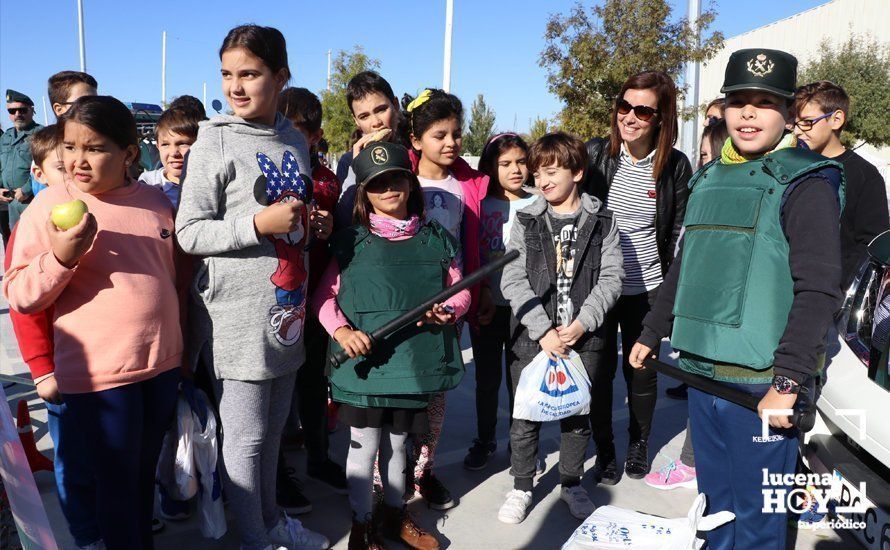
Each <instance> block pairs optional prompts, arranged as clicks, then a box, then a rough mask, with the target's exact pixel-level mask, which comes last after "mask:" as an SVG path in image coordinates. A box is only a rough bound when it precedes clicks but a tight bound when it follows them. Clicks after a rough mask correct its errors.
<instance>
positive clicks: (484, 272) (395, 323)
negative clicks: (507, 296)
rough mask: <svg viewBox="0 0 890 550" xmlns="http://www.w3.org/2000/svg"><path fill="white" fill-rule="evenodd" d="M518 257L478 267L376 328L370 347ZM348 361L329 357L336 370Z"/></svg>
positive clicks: (510, 255) (509, 254)
mask: <svg viewBox="0 0 890 550" xmlns="http://www.w3.org/2000/svg"><path fill="white" fill-rule="evenodd" d="M518 257H519V251H518V250H512V251H510V252H507V253H506V254H504V255H503V256H502V257H500V258H498V259H497V260H494V261H493V262H491V263H489V264H487V265H485V266H484V267H480V268H479V269H477V270H476V271H474V272H473V273H472V274H471V275H468V276H467V277H464V278H463V279H461V280H460V282H459V283H457V284H456V285H453V286H450V287H448V288H446V289H445V290H443V291H441V292H439V293H438V294H436V295H435V296H433V297H432V298H430V299H429V300H427V301H425V302H424V303H422V304H420V305H419V306H417V307H416V308H414V309H412V310H411V311H408V312H406V313H403V314H402V315H399V316H398V317H396V318H395V319H393V320H392V321H390V322H388V323H386V324H385V325H383V326H382V327H380V328H378V329H377V330H375V331H373V332H371V333H369V334H368V337H369V338H370V339H371V346H375V345H376V344H377V342H379V341H381V340H383V339H385V338H387V337H388V336H391V335H392V334H394V333H395V332H397V331H399V330H401V329H403V328H404V327H406V326H408V325H410V324H412V323H414V322H416V321H417V320H418V319H420V318H421V317H422V316H423V314H424V313H426V312H427V311H429V309H430V308H431V307H433V304H440V303H442V302H443V301H445V300H447V299H448V298H451V297H452V296H454V295H455V294H457V293H458V292H460V291H462V290H466V289H468V288H470V287H471V286H473V285H475V284H476V283H478V282H479V281H481V280H482V279H484V278H486V277H488V276H489V275H491V274H492V273H494V272H495V271H498V270H501V269H503V268H504V266H505V265H507V264H508V263H510V262H512V261H513V260H515V259H516V258H518ZM348 359H349V355H347V354H346V352H345V351H343V350H340V351H338V352H337V353H335V354H333V355H332V356H331V366H332V367H334V368H337V367H339V366H340V364H341V363H344V362H346V361H347V360H348Z"/></svg>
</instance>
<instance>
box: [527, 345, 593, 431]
mask: <svg viewBox="0 0 890 550" xmlns="http://www.w3.org/2000/svg"><path fill="white" fill-rule="evenodd" d="M589 411H590V378H588V377H587V371H586V370H584V364H583V363H582V362H581V357H580V356H579V355H578V354H577V353H576V352H574V351H570V352H569V358H568V359H562V358H560V359H557V360H555V361H554V360H552V359H550V358H549V357H548V356H547V354H546V353H545V352H543V351H542V352H541V353H539V354H538V355H536V356H535V358H534V359H532V361H531V363H529V364H528V365H527V366H526V367H525V368H524V369H522V375H521V376H520V377H519V384H518V385H517V387H516V396H515V398H514V404H513V418H522V419H524V420H532V421H535V422H550V421H551V420H560V419H562V418H568V417H570V416H575V415H579V414H587V413H588V412H589Z"/></svg>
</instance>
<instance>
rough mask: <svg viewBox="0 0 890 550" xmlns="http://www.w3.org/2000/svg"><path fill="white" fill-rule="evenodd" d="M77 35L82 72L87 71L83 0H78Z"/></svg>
mask: <svg viewBox="0 0 890 550" xmlns="http://www.w3.org/2000/svg"><path fill="white" fill-rule="evenodd" d="M77 35H78V38H79V42H80V72H82V73H85V72H87V50H86V46H85V45H84V42H83V0H77Z"/></svg>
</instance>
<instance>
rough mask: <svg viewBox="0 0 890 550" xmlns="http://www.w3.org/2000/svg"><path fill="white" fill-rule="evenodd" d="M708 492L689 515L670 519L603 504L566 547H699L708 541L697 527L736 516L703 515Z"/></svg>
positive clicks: (704, 527)
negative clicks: (701, 536)
mask: <svg viewBox="0 0 890 550" xmlns="http://www.w3.org/2000/svg"><path fill="white" fill-rule="evenodd" d="M704 511H705V495H704V494H699V495H698V496H697V497H695V501H694V502H693V503H692V507H691V508H690V509H689V514H687V516H686V517H685V518H676V519H666V518H661V517H658V516H652V515H649V514H643V513H641V512H634V511H633V510H627V509H625V508H619V507H618V506H603V507H601V508H597V510H596V511H595V512H594V513H593V514H591V515H590V517H588V518H587V519H586V520H584V523H582V524H581V526H580V527H578V528H577V529H575V532H574V533H572V536H571V537H569V540H567V541H566V543H565V544H563V545H562V550H582V549H584V550H590V549H596V550H612V549H619V548H620V549H622V550H623V549H627V548H632V549H633V550H698V549H700V548H701V547H702V546H703V545H704V543H705V541H704V539H700V538H698V537H696V532H697V531H711V530H712V529H716V528H717V527H720V526H721V525H723V524H724V523H727V522H730V521H733V520H735V514H733V513H732V512H727V511H722V512H717V513H714V514H710V515H707V516H705V515H703V514H704Z"/></svg>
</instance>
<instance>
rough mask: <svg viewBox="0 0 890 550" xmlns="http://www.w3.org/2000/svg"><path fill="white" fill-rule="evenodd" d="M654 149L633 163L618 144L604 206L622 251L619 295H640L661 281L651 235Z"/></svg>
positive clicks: (652, 223)
mask: <svg viewBox="0 0 890 550" xmlns="http://www.w3.org/2000/svg"><path fill="white" fill-rule="evenodd" d="M654 159H655V151H654V150H653V151H652V152H651V153H649V155H648V156H646V158H644V159H641V160H640V161H639V162H637V163H636V164H634V162H633V159H632V158H631V156H630V154H629V153H628V152H627V149H626V146H625V145H624V144H622V146H621V154H620V155H619V157H618V169H617V171H616V172H615V177H614V178H613V179H612V186H611V187H610V188H609V195H608V197H607V198H606V206H607V207H608V208H609V210H611V211H612V212H613V213H614V219H615V224H616V225H617V226H618V235H619V238H620V240H621V252H622V253H623V254H624V273H625V279H624V286H623V288H622V289H621V294H622V295H631V294H642V293H643V292H647V291H649V290H652V289H653V288H656V287H657V286H658V285H660V284H661V281H662V275H661V261H660V260H659V257H658V241H657V240H656V237H655V179H653V177H652V165H653V162H654Z"/></svg>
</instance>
